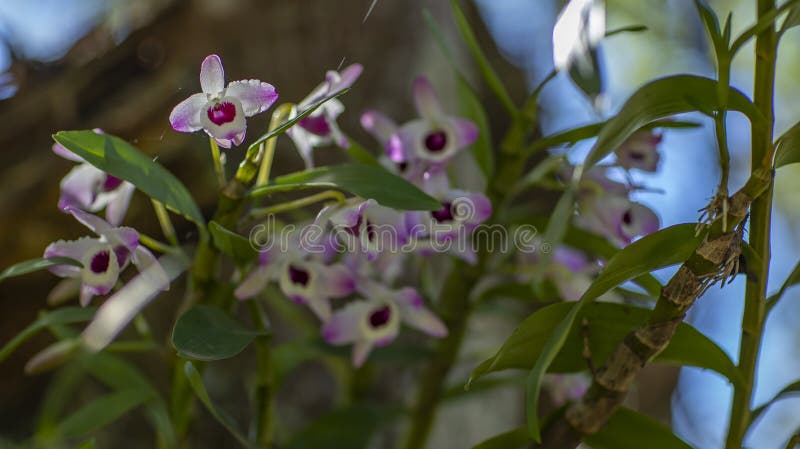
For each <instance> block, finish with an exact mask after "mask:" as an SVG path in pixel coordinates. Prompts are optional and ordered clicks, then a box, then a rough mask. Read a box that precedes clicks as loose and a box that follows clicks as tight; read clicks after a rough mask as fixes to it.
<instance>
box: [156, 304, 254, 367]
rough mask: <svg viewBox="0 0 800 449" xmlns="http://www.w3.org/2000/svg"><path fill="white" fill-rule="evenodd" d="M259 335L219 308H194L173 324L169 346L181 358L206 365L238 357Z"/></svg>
mask: <svg viewBox="0 0 800 449" xmlns="http://www.w3.org/2000/svg"><path fill="white" fill-rule="evenodd" d="M259 335H264V332H263V331H254V330H250V329H248V328H246V327H244V325H242V324H241V323H240V322H238V321H236V320H234V319H233V318H231V317H230V316H228V314H227V313H225V311H224V310H222V309H220V308H217V307H211V306H194V307H192V308H191V309H189V310H187V311H186V313H184V314H183V315H181V316H180V318H178V321H177V322H176V323H175V329H174V330H173V331H172V345H173V346H174V347H175V349H177V350H178V354H179V355H180V356H181V357H184V358H187V359H192V360H202V361H207V362H208V361H214V360H222V359H227V358H231V357H233V356H235V355H237V354H239V353H240V352H242V351H243V350H244V348H246V347H247V345H249V344H250V343H251V342H252V341H253V340H254V339H255V338H256V337H257V336H259Z"/></svg>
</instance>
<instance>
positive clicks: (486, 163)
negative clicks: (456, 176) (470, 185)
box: [422, 10, 494, 179]
mask: <svg viewBox="0 0 800 449" xmlns="http://www.w3.org/2000/svg"><path fill="white" fill-rule="evenodd" d="M422 14H423V16H424V17H425V23H426V24H427V25H428V29H430V31H431V33H432V34H433V37H434V38H435V39H436V43H437V44H438V45H439V49H440V50H441V51H442V54H444V56H445V58H447V61H448V62H449V63H450V67H451V68H452V69H453V73H454V74H455V77H456V90H457V92H458V99H459V104H460V110H461V114H463V116H464V117H465V118H468V119H470V120H472V121H473V122H474V123H475V124H476V125H477V126H478V140H476V141H475V143H474V144H472V145H471V146H470V151H472V154H473V155H474V156H475V160H476V161H477V162H478V166H479V167H480V168H481V171H482V172H483V174H484V176H486V179H489V178H491V176H492V172H493V171H494V154H493V152H492V137H491V130H490V129H489V119H488V118H487V116H486V110H484V108H483V105H482V104H481V101H480V99H479V98H478V95H477V94H476V93H475V90H474V89H473V88H472V86H470V84H469V82H467V79H466V78H465V77H464V74H463V73H462V72H461V70H459V68H458V65H457V64H456V61H455V58H454V57H453V53H452V51H451V50H450V47H448V45H447V42H446V41H445V38H444V34H442V31H441V28H440V27H439V24H438V23H436V19H434V18H433V16H432V15H431V13H430V12H429V11H428V10H424V11H423V12H422Z"/></svg>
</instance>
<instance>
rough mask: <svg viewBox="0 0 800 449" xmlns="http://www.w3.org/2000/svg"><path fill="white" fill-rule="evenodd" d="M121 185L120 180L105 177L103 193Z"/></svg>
mask: <svg viewBox="0 0 800 449" xmlns="http://www.w3.org/2000/svg"><path fill="white" fill-rule="evenodd" d="M120 184H122V180H121V179H119V178H117V177H116V176H112V175H108V174H107V175H106V179H105V180H104V181H103V191H105V192H110V191H112V190H114V189H116V188H117V187H119V186H120Z"/></svg>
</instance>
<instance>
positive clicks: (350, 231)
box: [317, 198, 409, 261]
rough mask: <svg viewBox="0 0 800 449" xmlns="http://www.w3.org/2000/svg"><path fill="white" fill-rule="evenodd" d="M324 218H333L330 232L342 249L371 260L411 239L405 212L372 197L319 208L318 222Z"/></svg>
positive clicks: (394, 250) (395, 250) (396, 248)
mask: <svg viewBox="0 0 800 449" xmlns="http://www.w3.org/2000/svg"><path fill="white" fill-rule="evenodd" d="M325 220H328V221H330V223H331V225H332V227H333V229H332V231H331V233H332V235H333V236H334V237H335V238H336V240H337V242H338V244H339V245H340V246H342V247H343V248H342V249H346V250H347V251H350V252H359V253H363V254H364V255H366V258H367V260H370V261H372V260H375V259H376V258H377V257H378V255H379V254H380V253H381V252H384V251H390V252H397V250H398V249H399V248H400V247H401V246H402V245H405V244H406V243H407V242H408V237H409V235H408V228H407V225H406V222H405V217H404V215H403V213H402V212H399V211H397V210H394V209H391V208H388V207H385V206H381V205H380V204H378V202H377V201H375V200H372V199H370V200H362V199H360V198H353V199H351V200H348V201H347V202H345V203H344V204H342V205H336V206H329V207H328V208H325V209H323V210H322V211H321V212H320V214H319V215H318V219H317V222H320V221H323V222H324V221H325ZM323 224H324V223H323Z"/></svg>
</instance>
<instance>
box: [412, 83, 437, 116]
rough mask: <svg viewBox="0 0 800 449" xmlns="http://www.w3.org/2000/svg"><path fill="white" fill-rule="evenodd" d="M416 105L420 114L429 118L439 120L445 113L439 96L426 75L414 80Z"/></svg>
mask: <svg viewBox="0 0 800 449" xmlns="http://www.w3.org/2000/svg"><path fill="white" fill-rule="evenodd" d="M413 91H414V105H415V106H416V108H417V112H418V113H419V115H420V116H422V117H424V118H425V119H428V120H438V119H439V118H441V117H442V116H443V115H444V113H443V112H442V105H441V102H440V101H439V96H438V95H437V94H436V90H435V89H434V88H433V85H432V84H431V82H430V80H428V78H426V77H424V76H420V77H417V78H416V79H415V80H414V87H413Z"/></svg>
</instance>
